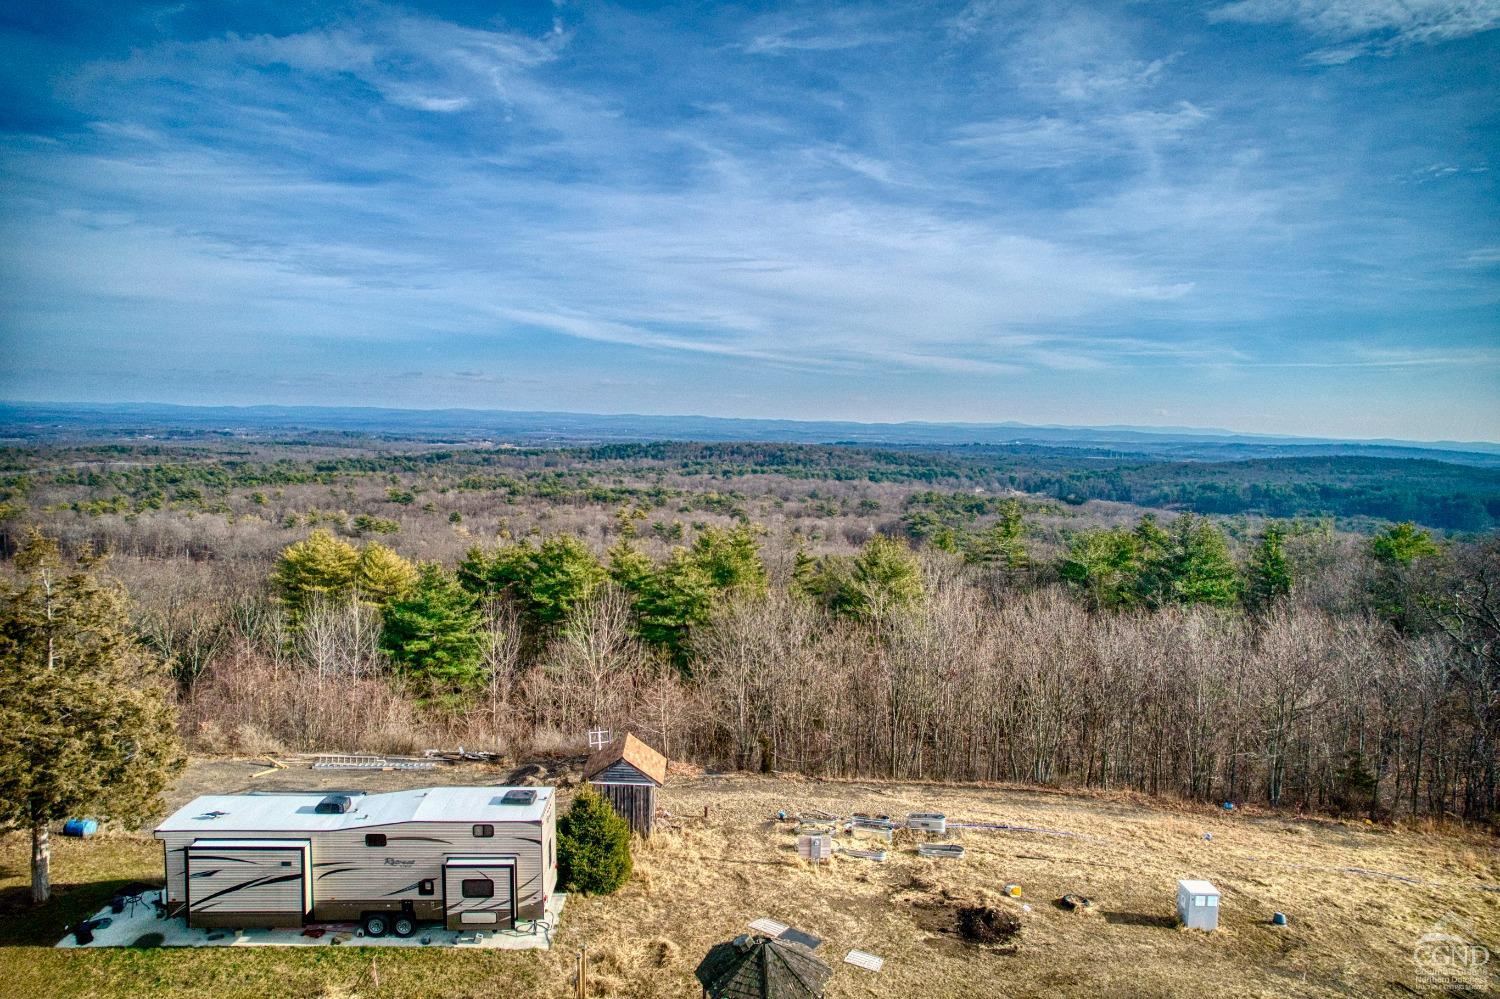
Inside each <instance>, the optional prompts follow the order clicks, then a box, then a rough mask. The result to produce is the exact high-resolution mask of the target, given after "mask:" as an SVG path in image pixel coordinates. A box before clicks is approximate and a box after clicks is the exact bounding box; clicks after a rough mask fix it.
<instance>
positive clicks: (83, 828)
mask: <svg viewBox="0 0 1500 999" xmlns="http://www.w3.org/2000/svg"><path fill="white" fill-rule="evenodd" d="M98 831H99V823H98V822H95V821H94V820H93V819H69V820H68V821H66V822H64V823H63V835H64V836H92V835H94V833H96V832H98Z"/></svg>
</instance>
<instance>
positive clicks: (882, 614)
mask: <svg viewBox="0 0 1500 999" xmlns="http://www.w3.org/2000/svg"><path fill="white" fill-rule="evenodd" d="M848 568H849V572H848V575H847V576H845V577H843V578H842V579H840V581H839V585H838V586H837V589H836V591H835V592H834V594H833V597H832V600H833V609H834V610H835V611H837V612H838V613H841V614H845V615H848V616H849V617H853V618H858V619H860V620H865V621H879V620H883V619H884V618H886V617H887V616H888V615H889V614H890V613H891V612H892V611H897V610H902V609H905V608H909V607H912V606H914V605H916V604H918V603H920V602H921V600H922V571H921V568H920V567H919V566H918V565H917V559H916V556H914V555H913V554H912V551H911V549H910V548H908V547H907V546H906V545H904V544H902V543H901V542H899V541H893V540H891V539H890V538H887V537H882V536H879V535H877V536H876V537H873V538H871V539H870V540H869V541H867V542H866V543H865V546H864V547H863V548H862V549H860V552H859V554H858V555H856V556H855V557H854V559H853V561H852V562H850V563H849V566H848Z"/></svg>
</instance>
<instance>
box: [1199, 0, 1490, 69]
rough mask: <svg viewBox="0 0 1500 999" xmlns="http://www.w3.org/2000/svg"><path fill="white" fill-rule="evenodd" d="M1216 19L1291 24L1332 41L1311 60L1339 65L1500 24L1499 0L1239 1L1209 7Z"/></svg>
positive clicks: (1450, 38)
mask: <svg viewBox="0 0 1500 999" xmlns="http://www.w3.org/2000/svg"><path fill="white" fill-rule="evenodd" d="M1208 16H1209V19H1210V20H1211V21H1236V22H1241V23H1245V24H1282V23H1292V24H1296V25H1297V26H1299V27H1301V28H1302V29H1303V30H1305V31H1307V32H1309V33H1311V34H1314V35H1317V36H1319V37H1322V38H1325V39H1328V40H1330V41H1332V42H1334V43H1335V44H1331V45H1328V46H1325V47H1322V48H1319V49H1316V50H1314V51H1312V52H1310V53H1309V54H1308V56H1307V59H1308V61H1309V62H1313V63H1316V64H1319V65H1338V64H1341V63H1346V62H1349V61H1351V60H1353V59H1357V58H1359V57H1360V56H1362V55H1368V54H1377V55H1389V54H1391V53H1392V52H1394V51H1397V50H1399V49H1402V48H1405V47H1408V46H1411V45H1432V44H1437V43H1439V42H1445V41H1451V40H1453V39H1456V38H1465V37H1468V36H1469V35H1475V34H1479V33H1481V32H1485V31H1491V30H1494V29H1495V28H1496V27H1500V0H1236V2H1235V3H1229V4H1225V5H1223V6H1220V7H1216V8H1214V9H1212V10H1210V11H1209V15H1208Z"/></svg>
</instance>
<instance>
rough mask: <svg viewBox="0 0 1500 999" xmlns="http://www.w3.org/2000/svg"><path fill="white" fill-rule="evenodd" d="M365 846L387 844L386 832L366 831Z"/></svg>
mask: <svg viewBox="0 0 1500 999" xmlns="http://www.w3.org/2000/svg"><path fill="white" fill-rule="evenodd" d="M365 846H385V833H365Z"/></svg>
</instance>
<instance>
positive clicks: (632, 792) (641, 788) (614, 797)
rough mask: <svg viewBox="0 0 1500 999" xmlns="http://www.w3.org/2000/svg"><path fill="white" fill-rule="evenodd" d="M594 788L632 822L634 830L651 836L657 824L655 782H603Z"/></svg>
mask: <svg viewBox="0 0 1500 999" xmlns="http://www.w3.org/2000/svg"><path fill="white" fill-rule="evenodd" d="M593 786H594V790H596V791H598V792H599V793H600V794H602V795H604V797H606V798H608V799H609V803H610V804H611V805H614V806H615V811H616V812H619V813H620V815H621V816H622V817H624V819H625V821H626V822H629V823H630V829H631V831H632V832H635V833H638V834H639V835H641V836H650V835H651V829H652V827H653V826H654V825H655V824H656V785H655V784H649V783H648V784H601V783H597V782H595V783H594V785H593Z"/></svg>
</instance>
